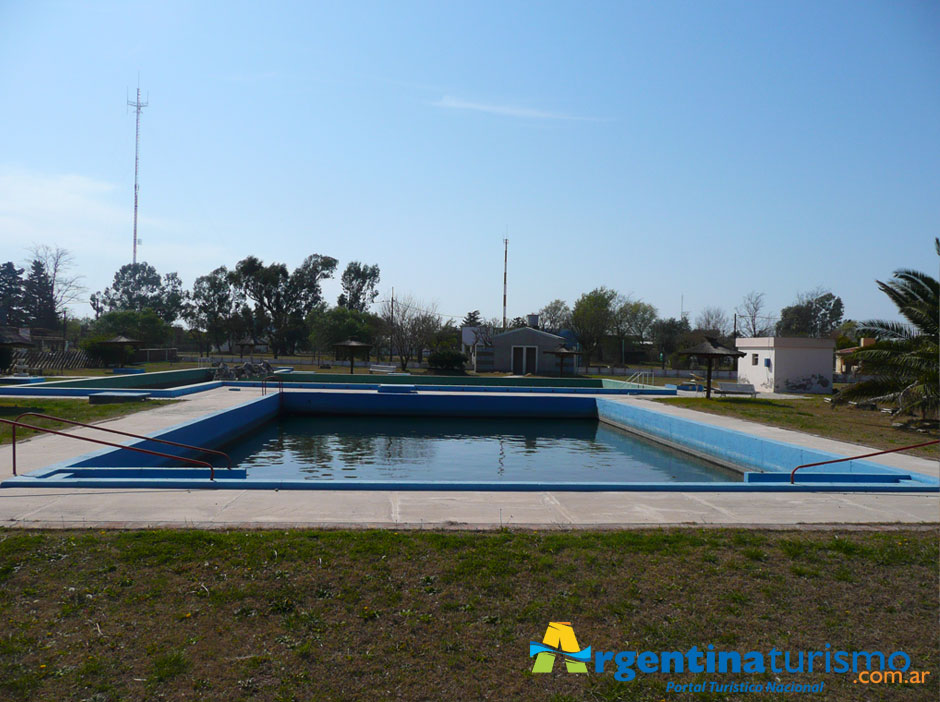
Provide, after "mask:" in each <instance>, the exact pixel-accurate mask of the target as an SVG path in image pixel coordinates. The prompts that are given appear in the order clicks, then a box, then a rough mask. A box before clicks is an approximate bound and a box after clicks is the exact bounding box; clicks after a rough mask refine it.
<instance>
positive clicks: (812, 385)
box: [734, 336, 835, 394]
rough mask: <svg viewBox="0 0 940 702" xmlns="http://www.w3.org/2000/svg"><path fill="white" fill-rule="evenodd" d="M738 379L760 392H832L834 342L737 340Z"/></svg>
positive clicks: (803, 339) (774, 339)
mask: <svg viewBox="0 0 940 702" xmlns="http://www.w3.org/2000/svg"><path fill="white" fill-rule="evenodd" d="M734 345H735V346H736V347H737V349H738V351H743V352H744V354H745V355H744V356H742V357H741V358H739V359H738V382H739V383H750V384H751V385H753V386H754V388H755V389H756V390H757V392H784V393H786V392H792V393H817V394H818V393H831V392H832V366H833V351H834V349H835V342H834V341H833V340H832V339H807V338H803V337H763V336H762V337H752V338H746V339H735V342H734Z"/></svg>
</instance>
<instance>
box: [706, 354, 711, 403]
mask: <svg viewBox="0 0 940 702" xmlns="http://www.w3.org/2000/svg"><path fill="white" fill-rule="evenodd" d="M705 399H706V400H710V399H712V357H711V356H709V357H708V365H707V370H706V371H705Z"/></svg>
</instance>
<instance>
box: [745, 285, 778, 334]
mask: <svg viewBox="0 0 940 702" xmlns="http://www.w3.org/2000/svg"><path fill="white" fill-rule="evenodd" d="M763 311H764V293H762V292H757V291H754V290H752V291H751V292H749V293H748V294H747V295H745V296H744V299H743V300H741V306H740V307H738V309H737V310H736V312H737V315H738V318H739V319H740V320H741V325H740V326H739V327H738V336H751V337H753V336H772V335H773V333H774V328H773V326H772V325H768V324H767V319H768V318H767V317H766V316H765V315H762V314H761V312H763Z"/></svg>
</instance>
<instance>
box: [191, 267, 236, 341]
mask: <svg viewBox="0 0 940 702" xmlns="http://www.w3.org/2000/svg"><path fill="white" fill-rule="evenodd" d="M189 299H190V302H189V304H188V305H187V306H186V313H185V317H186V320H187V321H188V322H189V324H190V326H191V327H193V328H194V329H196V330H198V331H201V332H205V334H206V336H207V337H208V340H209V344H210V345H211V346H214V347H215V348H219V347H221V345H222V344H223V343H224V342H225V340H226V339H229V337H230V336H231V333H232V318H233V317H234V316H235V314H236V310H237V309H238V306H239V304H240V302H241V299H240V297H239V295H238V294H237V291H235V290H234V289H233V287H232V283H231V280H230V278H229V271H228V269H227V268H226V267H225V266H220V267H219V268H216V269H215V270H214V271H212V272H211V273H209V274H208V275H203V276H199V277H198V278H196V282H194V283H193V291H192V294H191V295H190V296H189Z"/></svg>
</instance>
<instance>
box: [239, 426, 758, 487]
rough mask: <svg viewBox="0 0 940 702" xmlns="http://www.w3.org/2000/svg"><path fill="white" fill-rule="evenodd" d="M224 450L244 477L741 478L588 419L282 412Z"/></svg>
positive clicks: (452, 478)
mask: <svg viewBox="0 0 940 702" xmlns="http://www.w3.org/2000/svg"><path fill="white" fill-rule="evenodd" d="M223 450H224V451H226V452H228V453H229V454H230V455H231V456H232V460H233V464H234V465H235V466H236V467H239V468H246V469H247V474H248V479H249V480H251V479H255V480H305V479H306V480H344V479H348V480H357V479H358V480H434V481H495V482H499V481H510V482H512V481H538V482H542V481H547V482H718V481H725V482H727V481H740V480H741V476H740V475H739V474H737V473H734V472H731V471H727V470H724V469H722V468H720V467H718V466H715V465H713V464H711V463H708V462H706V461H702V460H699V459H697V458H695V457H693V456H690V455H688V454H684V453H681V452H679V451H674V450H672V449H669V448H667V447H664V446H661V445H659V444H655V443H652V442H649V441H646V440H644V439H640V438H638V437H635V436H633V435H631V434H628V433H626V432H623V431H621V430H619V429H617V428H614V427H611V426H610V425H607V424H603V423H599V422H597V421H594V420H545V419H532V420H526V419H514V420H493V419H468V418H460V419H447V418H434V419H427V418H416V417H375V418H363V417H323V416H310V415H307V416H304V415H287V416H282V417H279V418H277V419H275V420H273V421H271V422H268V423H267V424H265V425H263V426H261V427H260V428H258V429H257V430H255V431H254V432H252V433H251V434H250V435H247V436H245V437H242V438H241V439H239V440H238V441H237V442H234V443H230V444H228V445H226V446H225V447H223Z"/></svg>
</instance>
